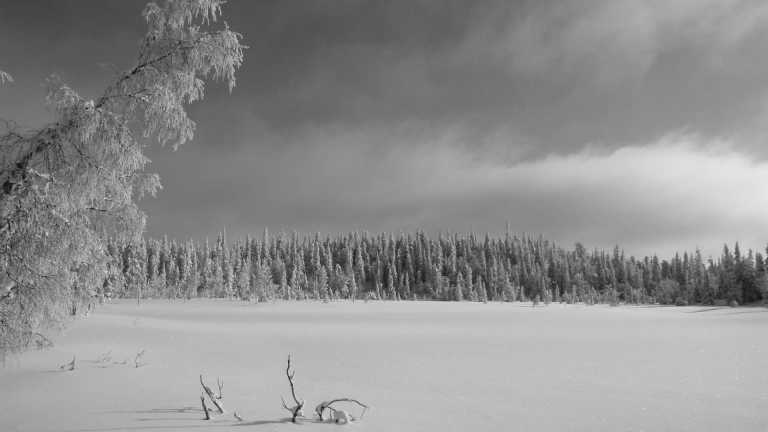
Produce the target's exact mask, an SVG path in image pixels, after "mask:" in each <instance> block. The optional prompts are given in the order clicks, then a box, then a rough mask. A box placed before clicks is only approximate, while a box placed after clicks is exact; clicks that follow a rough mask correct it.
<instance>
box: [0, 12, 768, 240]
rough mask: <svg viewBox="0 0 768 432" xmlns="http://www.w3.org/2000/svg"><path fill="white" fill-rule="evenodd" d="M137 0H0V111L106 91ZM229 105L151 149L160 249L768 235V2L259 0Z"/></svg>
mask: <svg viewBox="0 0 768 432" xmlns="http://www.w3.org/2000/svg"><path fill="white" fill-rule="evenodd" d="M143 4H144V2H142V1H122V0H121V1H117V0H114V1H102V0H98V1H97V0H88V1H79V0H78V1H56V2H50V1H42V0H40V1H32V0H25V1H23V2H22V1H16V2H3V3H0V70H6V71H7V72H10V73H11V74H12V75H13V76H14V78H15V79H16V81H15V83H13V84H12V85H10V86H5V87H2V88H0V117H2V118H6V119H14V120H16V121H18V122H19V123H21V124H22V125H25V126H28V127H34V126H36V125H39V124H41V123H43V122H45V121H47V120H48V119H50V114H49V113H48V112H47V111H46V110H45V108H44V107H43V105H42V99H43V93H44V92H43V88H42V85H41V84H42V83H43V82H44V80H45V78H46V77H47V76H48V75H49V74H51V73H56V74H58V75H60V76H62V77H63V78H64V80H65V81H67V82H68V83H70V84H71V85H72V86H73V87H74V88H75V89H77V90H78V91H80V92H81V94H82V95H84V96H87V97H94V98H95V97H97V96H98V95H99V94H100V91H101V89H103V88H104V86H105V84H106V83H107V82H108V81H109V79H110V77H111V74H112V73H113V72H112V71H113V69H114V68H115V67H116V68H117V69H126V68H128V67H129V66H130V65H131V61H132V60H133V59H134V58H135V53H136V50H137V45H138V41H139V40H140V39H141V37H142V35H143V31H144V28H145V27H144V23H143V22H142V19H141V16H140V12H141V9H142V7H143ZM224 15H225V19H226V20H227V21H228V22H229V24H230V26H231V27H232V28H233V29H234V30H236V31H238V32H240V33H242V34H243V35H244V43H245V44H246V45H249V46H250V48H249V49H248V50H247V52H246V61H245V64H244V66H243V68H242V69H241V70H240V72H239V75H238V85H237V87H236V88H235V90H234V92H233V93H232V94H231V95H230V94H227V92H226V90H225V89H224V88H221V87H220V86H211V87H209V88H208V93H207V96H206V99H205V100H204V101H203V102H201V103H199V104H196V105H194V106H192V107H191V108H190V114H191V116H192V117H193V119H194V120H195V121H196V122H197V127H198V132H197V135H196V137H195V140H194V141H192V142H190V143H188V144H185V145H184V146H183V147H181V148H180V149H179V150H178V151H177V152H175V153H174V152H172V151H171V150H170V149H158V148H151V149H149V154H150V157H151V158H152V160H153V164H152V165H151V167H150V169H151V170H153V171H156V172H159V173H160V176H161V178H162V180H163V184H164V189H163V190H162V191H161V192H160V194H159V195H158V197H157V198H155V199H152V198H149V199H145V200H143V201H141V206H142V207H143V208H144V209H145V210H146V211H147V213H148V215H149V222H148V227H147V229H148V232H149V234H151V235H159V234H162V233H167V234H169V235H170V236H172V237H177V238H187V237H193V238H203V237H205V236H210V237H214V236H215V235H216V233H217V232H218V231H220V230H221V229H222V228H224V227H226V229H227V231H228V232H229V233H231V234H233V235H242V234H245V233H259V232H261V230H262V229H263V227H265V226H268V227H269V228H270V230H271V231H279V230H282V229H285V230H289V231H292V230H297V231H321V232H331V233H335V232H340V231H349V230H356V229H365V230H370V231H394V232H399V231H401V230H412V229H414V228H423V229H425V230H428V231H433V232H434V231H437V230H452V231H461V232H464V231H470V230H472V231H476V232H486V231H487V232H491V233H501V232H503V231H504V227H505V223H506V222H507V221H508V222H509V223H510V227H511V229H512V231H514V232H528V233H542V234H544V235H545V236H546V237H548V238H550V239H552V240H555V241H557V242H559V243H562V244H564V245H567V246H570V245H571V244H572V243H573V242H575V241H581V242H582V243H584V244H585V245H586V246H587V247H612V245H614V244H619V245H620V246H622V247H623V248H624V249H625V250H626V251H627V252H628V253H630V254H638V255H639V254H649V253H653V252H659V253H661V254H665V255H666V254H668V253H670V252H672V251H673V250H677V249H679V250H683V249H685V250H692V249H693V248H695V247H697V246H698V247H700V248H701V249H702V250H704V251H705V253H706V254H711V253H718V252H719V250H720V248H721V247H722V244H723V242H729V243H730V242H733V241H740V242H741V244H742V245H744V246H745V247H753V248H760V249H763V248H764V247H765V244H766V242H768V158H767V157H766V156H768V141H767V140H766V138H768V44H767V43H766V42H768V2H766V1H764V0H755V1H739V0H674V1H670V0H644V1H643V0H627V1H624V0H605V1H601V0H595V1H566V2H550V1H542V0H535V1H520V2H512V1H499V2H492V1H477V2H469V1H419V0H403V1H358V0H338V1H319V0H318V1H291V0H283V1H280V2H276V1H275V2H271V1H245V0H232V1H230V3H228V4H227V5H226V6H225V9H224Z"/></svg>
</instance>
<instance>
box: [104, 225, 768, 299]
mask: <svg viewBox="0 0 768 432" xmlns="http://www.w3.org/2000/svg"><path fill="white" fill-rule="evenodd" d="M107 250H108V256H109V257H110V259H109V263H108V266H107V267H108V269H109V271H108V272H107V276H106V278H105V280H104V283H103V284H102V289H101V290H100V291H101V292H100V293H98V294H103V295H107V296H124V297H125V296H131V297H136V298H139V299H140V298H142V297H167V298H193V297H219V298H240V299H244V300H255V301H268V300H275V299H284V300H295V299H316V300H332V299H361V298H364V299H371V298H375V299H388V300H412V299H419V300H452V301H462V300H466V301H526V300H532V301H541V302H551V301H555V302H560V301H562V302H568V303H573V302H585V303H590V304H593V303H611V304H617V303H620V302H624V303H660V304H677V305H687V304H714V303H716V302H726V303H737V304H744V303H752V302H757V301H760V300H762V299H763V298H768V274H766V272H767V270H768V269H766V267H767V263H766V261H765V258H764V256H763V255H762V254H761V253H760V252H754V251H752V250H748V251H747V252H746V253H743V252H742V251H741V249H740V247H739V245H738V243H737V244H735V245H734V246H733V248H732V249H731V248H729V247H728V246H727V245H726V246H724V248H723V251H722V253H721V255H720V256H719V257H717V259H712V258H708V259H706V260H705V259H704V258H702V254H701V252H700V251H699V250H696V251H695V252H693V253H688V252H685V253H683V254H682V255H680V254H679V253H676V254H675V255H674V256H673V257H671V258H669V259H659V258H658V256H656V255H654V256H650V257H644V258H642V259H638V258H635V257H633V256H629V257H628V256H626V255H625V254H624V252H623V251H622V250H621V249H619V247H618V246H617V247H615V248H614V249H613V251H611V252H607V251H604V250H596V249H595V250H587V249H586V248H585V247H584V246H583V245H581V244H580V243H577V244H576V245H575V246H574V248H573V249H570V250H569V249H565V248H563V247H560V246H558V245H556V244H555V243H554V242H551V241H548V240H545V239H544V238H542V237H541V236H538V237H537V236H528V235H523V236H516V235H511V234H507V235H505V236H501V237H491V236H489V235H485V236H477V235H475V234H466V235H460V234H457V233H448V234H440V235H438V236H437V238H431V237H430V236H429V235H427V234H426V233H425V232H423V231H417V232H414V233H407V234H406V233H402V234H399V235H397V236H395V235H393V234H375V235H374V234H370V233H367V232H351V233H346V234H340V235H336V236H333V237H331V236H320V234H314V235H299V234H298V233H290V234H288V233H279V234H277V235H274V236H270V235H269V232H268V231H267V230H265V232H264V234H263V236H262V237H261V238H253V237H250V236H247V237H245V238H241V239H237V240H235V241H234V242H232V243H231V244H230V243H228V242H227V240H226V238H225V235H223V234H220V235H219V236H218V237H217V239H216V240H215V241H214V242H213V243H212V244H211V243H210V242H209V241H208V240H206V241H205V242H204V243H202V244H201V243H197V242H194V241H187V242H177V241H175V240H168V239H167V237H166V238H163V239H156V238H148V239H140V240H134V241H118V240H110V241H109V242H108V244H107ZM94 294H97V293H94Z"/></svg>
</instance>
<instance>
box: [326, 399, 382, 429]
mask: <svg viewBox="0 0 768 432" xmlns="http://www.w3.org/2000/svg"><path fill="white" fill-rule="evenodd" d="M339 402H350V403H354V404H357V405H359V406H360V407H362V408H363V412H362V413H361V414H360V417H359V418H355V417H354V416H352V415H351V414H349V413H348V412H347V411H345V410H341V409H336V408H334V407H333V406H332V405H333V404H335V403H339ZM368 408H369V407H368V405H366V404H364V403H362V402H360V401H359V400H357V399H351V398H339V399H332V400H330V401H323V402H321V403H320V404H319V405H318V406H316V407H315V413H316V414H317V416H318V417H320V421H323V420H325V419H324V418H323V414H324V412H325V410H328V411H329V416H328V418H329V420H331V421H334V422H336V423H341V424H347V423H349V422H352V421H356V420H361V419H362V418H363V416H364V415H365V412H366V411H368Z"/></svg>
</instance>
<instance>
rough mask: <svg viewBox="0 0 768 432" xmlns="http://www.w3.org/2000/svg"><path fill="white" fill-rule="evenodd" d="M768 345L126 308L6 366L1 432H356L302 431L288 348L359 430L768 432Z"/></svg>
mask: <svg viewBox="0 0 768 432" xmlns="http://www.w3.org/2000/svg"><path fill="white" fill-rule="evenodd" d="M767 336H768V309H763V308H754V309H747V308H739V309H731V308H719V309H712V308H695V307H688V308H674V307H615V308H612V307H607V306H580V305H576V306H566V305H559V304H553V305H550V306H547V307H537V308H532V307H531V306H530V304H522V303H514V304H478V303H437V302H434V303H427V302H399V303H389V302H370V303H364V302H357V303H354V304H353V303H327V304H323V303H312V302H309V303H276V304H243V303H237V302H228V301H206V300H199V301H197V300H196V301H191V302H186V303H184V302H173V303H169V302H167V301H149V302H146V303H144V304H142V305H141V306H140V307H137V306H136V305H135V303H133V302H130V301H124V302H117V303H114V304H109V305H105V306H103V307H101V308H99V309H97V311H96V313H95V314H93V315H91V317H89V318H88V319H85V320H80V321H77V322H75V323H74V324H72V325H71V326H70V327H69V330H67V331H66V333H65V334H63V335H61V336H59V337H58V338H57V340H56V342H57V343H56V347H55V348H53V349H51V350H48V351H33V352H29V353H26V354H24V355H23V356H21V357H20V358H16V359H9V360H8V361H7V363H6V365H5V367H4V368H2V369H0V394H2V401H3V410H2V414H0V431H16V430H23V431H57V432H61V431H122V430H126V431H130V430H141V431H154V430H156V431H167V430H179V431H182V430H195V431H198V430H199V431H207V430H211V431H222V430H236V431H237V430H241V428H243V429H242V430H253V431H269V430H276V431H293V430H298V429H297V428H301V430H302V431H307V432H308V431H310V430H329V428H332V429H333V430H336V428H339V427H345V426H336V425H331V424H319V423H315V422H312V421H307V422H305V423H304V424H303V425H300V426H297V425H293V424H291V423H286V422H285V417H286V414H287V413H286V412H285V411H284V410H283V409H282V408H281V404H280V396H281V395H282V396H284V397H286V399H287V400H290V391H289V388H288V382H287V379H286V377H285V370H284V369H285V361H286V356H287V354H288V353H291V354H292V355H293V362H294V365H295V368H296V381H297V393H298V396H299V397H303V398H305V399H306V400H307V405H308V406H309V407H310V409H308V410H307V414H310V413H311V411H312V409H311V407H314V406H315V405H316V404H317V403H318V402H320V401H321V400H324V399H329V398H334V397H345V396H347V397H355V398H358V399H360V400H361V401H363V402H366V403H368V404H370V405H371V406H372V409H371V410H369V411H368V412H367V413H366V415H365V418H364V419H363V421H362V422H360V423H357V424H353V425H351V426H348V427H349V428H353V429H355V430H359V431H363V430H365V431H468V430H470V431H477V432H480V431H486V430H510V431H512V430H517V431H641V430H645V431H724V430H728V431H766V430H768V361H767V360H768V337H767ZM140 349H145V350H146V354H145V355H144V361H145V362H146V363H147V364H146V365H145V366H142V367H140V368H135V367H134V366H133V357H134V356H135V354H136V352H137V351H139V350H140ZM108 351H111V361H109V362H105V361H102V362H100V363H99V362H96V360H97V359H98V358H99V357H100V356H102V355H103V354H105V353H106V352H108ZM73 355H75V356H76V358H77V367H76V369H75V370H74V371H69V372H63V371H60V370H58V365H60V364H62V363H66V362H67V361H69V360H70V359H71V358H72V356H73ZM126 359H128V364H119V362H122V361H123V360H126ZM116 362H117V363H118V364H116ZM200 373H203V374H204V375H205V376H206V378H207V380H208V384H209V385H211V386H213V387H214V389H215V382H216V377H217V376H219V377H221V378H222V379H223V381H224V390H223V396H224V399H223V400H224V404H225V407H226V408H227V409H228V411H229V413H228V414H226V415H224V416H221V417H217V418H215V419H214V420H211V421H208V422H206V421H203V420H201V418H202V412H201V410H200V400H199V397H200V385H199V383H198V375H199V374H200ZM233 410H236V411H237V412H238V414H239V415H240V416H241V417H243V421H242V422H239V421H237V420H235V418H234V417H233V415H232V414H231V413H232V411H233Z"/></svg>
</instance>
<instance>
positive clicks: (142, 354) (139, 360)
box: [133, 348, 146, 368]
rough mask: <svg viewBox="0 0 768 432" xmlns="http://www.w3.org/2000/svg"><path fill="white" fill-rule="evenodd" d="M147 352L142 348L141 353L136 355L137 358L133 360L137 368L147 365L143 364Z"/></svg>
mask: <svg viewBox="0 0 768 432" xmlns="http://www.w3.org/2000/svg"><path fill="white" fill-rule="evenodd" d="M144 353H145V350H144V349H143V348H142V349H141V350H140V351H139V352H137V353H136V357H134V358H133V364H134V366H136V368H140V367H142V366H144V365H146V363H142V362H141V360H142V359H143V358H144Z"/></svg>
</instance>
